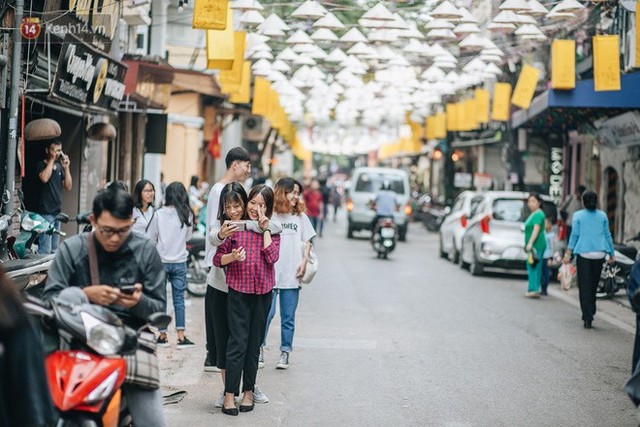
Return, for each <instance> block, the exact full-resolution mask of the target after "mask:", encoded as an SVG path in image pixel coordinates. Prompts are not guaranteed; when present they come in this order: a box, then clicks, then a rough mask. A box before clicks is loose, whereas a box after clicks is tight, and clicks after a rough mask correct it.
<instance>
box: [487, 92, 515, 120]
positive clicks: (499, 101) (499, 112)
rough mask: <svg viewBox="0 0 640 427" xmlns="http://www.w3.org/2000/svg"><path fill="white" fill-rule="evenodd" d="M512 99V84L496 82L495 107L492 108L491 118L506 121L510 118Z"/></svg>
mask: <svg viewBox="0 0 640 427" xmlns="http://www.w3.org/2000/svg"><path fill="white" fill-rule="evenodd" d="M510 99H511V84H509V83H496V84H495V85H494V86H493V108H492V109H491V120H495V121H498V122H506V121H508V120H509V111H510V108H509V107H510V103H509V100H510Z"/></svg>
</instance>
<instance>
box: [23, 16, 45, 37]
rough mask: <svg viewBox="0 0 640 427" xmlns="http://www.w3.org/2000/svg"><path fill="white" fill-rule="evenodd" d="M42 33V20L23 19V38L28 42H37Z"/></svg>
mask: <svg viewBox="0 0 640 427" xmlns="http://www.w3.org/2000/svg"><path fill="white" fill-rule="evenodd" d="M40 31H42V26H41V25H40V18H22V23H21V24H20V33H22V37H24V38H25V39H27V40H35V39H37V38H38V36H39V35H40Z"/></svg>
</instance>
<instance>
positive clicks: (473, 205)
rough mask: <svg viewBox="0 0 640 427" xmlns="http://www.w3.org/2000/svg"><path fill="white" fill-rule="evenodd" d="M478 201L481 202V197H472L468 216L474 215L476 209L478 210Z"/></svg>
mask: <svg viewBox="0 0 640 427" xmlns="http://www.w3.org/2000/svg"><path fill="white" fill-rule="evenodd" d="M480 202H482V197H474V198H473V199H471V206H470V207H469V217H470V218H472V217H473V216H475V214H476V211H477V210H478V206H480Z"/></svg>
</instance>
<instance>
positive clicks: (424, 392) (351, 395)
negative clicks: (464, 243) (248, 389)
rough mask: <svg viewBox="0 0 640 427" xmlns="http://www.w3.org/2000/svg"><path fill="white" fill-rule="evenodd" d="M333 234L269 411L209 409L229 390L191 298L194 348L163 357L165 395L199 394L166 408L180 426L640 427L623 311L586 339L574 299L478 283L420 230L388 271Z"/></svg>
mask: <svg viewBox="0 0 640 427" xmlns="http://www.w3.org/2000/svg"><path fill="white" fill-rule="evenodd" d="M328 227H329V229H328V230H327V231H326V232H325V236H324V237H323V238H322V239H320V241H319V243H318V244H317V252H318V255H319V258H320V262H321V264H320V271H319V272H318V275H317V276H316V280H315V282H314V283H313V284H311V285H310V286H309V287H308V288H307V289H304V290H303V291H302V294H301V301H300V306H299V308H298V319H297V332H296V338H295V342H294V347H295V351H294V353H292V355H291V365H290V368H289V369H288V370H287V371H277V370H275V364H276V361H277V358H278V354H279V350H278V345H279V328H278V327H277V326H278V321H277V318H276V322H274V325H273V326H272V328H271V331H270V335H269V340H270V344H269V346H268V348H267V352H266V359H267V366H266V367H265V369H262V370H260V371H259V373H258V383H259V384H260V386H261V387H262V389H263V390H265V391H266V392H267V394H268V395H269V397H270V399H271V402H270V403H268V404H266V405H259V406H257V407H256V410H255V411H253V412H252V413H247V414H240V416H238V417H229V416H226V415H223V414H221V413H220V411H219V409H215V410H214V409H213V401H214V399H215V397H217V395H218V393H219V392H220V390H221V389H222V386H221V384H220V381H219V377H218V376H217V375H216V374H207V373H204V372H203V371H202V362H203V356H204V350H203V345H202V344H203V343H204V339H203V334H202V332H201V329H202V315H201V312H202V300H200V299H193V298H192V299H190V300H189V302H190V304H191V305H190V306H189V307H188V311H187V316H188V324H187V328H188V336H189V337H190V338H192V339H193V340H194V341H197V343H198V344H199V346H198V348H196V349H191V350H185V351H182V352H181V351H178V350H175V349H174V348H169V349H162V350H161V351H162V358H163V364H164V365H163V366H164V368H163V383H164V386H165V391H166V392H167V393H168V392H171V391H175V390H186V391H187V392H188V393H189V394H188V396H187V397H186V398H185V399H184V400H183V401H182V402H180V403H178V404H176V405H169V406H166V407H165V411H166V415H167V419H168V422H169V425H170V426H187V425H188V426H205V425H206V426H209V425H278V426H332V425H346V426H398V425H402V426H404V425H406V426H516V425H517V426H521V425H527V426H529V425H530V426H558V425H561V426H637V425H638V422H637V421H636V414H635V409H634V408H633V406H632V405H631V403H630V402H629V400H628V398H627V397H626V395H625V394H624V393H623V391H622V389H621V388H622V385H623V384H624V382H625V381H626V379H627V377H628V374H629V369H630V368H629V366H630V359H631V348H632V344H633V335H632V334H631V333H630V332H629V331H632V329H631V328H630V327H629V326H628V325H632V324H633V316H632V315H631V314H630V312H629V311H628V310H627V309H626V308H624V307H620V306H619V305H618V304H616V303H609V306H606V307H605V306H603V307H605V310H606V311H607V312H609V308H611V312H610V314H608V315H606V316H604V317H606V319H607V320H608V321H605V320H603V319H602V318H601V317H598V316H596V320H595V322H594V326H595V329H593V330H585V329H583V328H582V322H581V320H580V313H579V309H578V308H576V307H575V306H574V305H571V304H570V302H571V301H573V299H572V298H573V295H572V294H571V293H570V294H561V292H560V291H557V292H554V294H555V295H559V296H560V297H558V296H554V295H551V296H549V297H546V298H543V299H540V300H529V299H526V298H524V293H525V290H526V284H525V280H524V278H523V277H518V276H509V277H504V276H501V275H497V274H496V275H488V276H485V277H480V278H472V277H471V276H470V275H469V273H468V272H466V271H463V270H460V269H459V268H458V266H455V265H453V264H451V263H449V262H447V261H445V260H441V259H438V257H437V255H436V250H437V238H436V235H434V234H428V233H427V232H426V231H424V230H423V229H422V227H421V226H419V225H417V224H414V226H413V229H412V230H410V234H409V238H408V242H407V243H406V244H401V245H400V247H399V248H398V249H397V251H396V252H394V253H393V254H392V256H391V257H390V259H389V260H377V259H376V258H375V255H374V253H373V251H372V250H371V248H370V246H369V244H368V242H367V240H366V239H364V235H363V238H362V239H355V240H347V239H346V238H345V237H344V235H345V233H344V229H345V227H344V224H343V223H340V222H338V224H336V225H335V226H334V224H329V225H328ZM556 289H557V286H556ZM616 306H617V307H618V308H616ZM610 322H612V323H610ZM625 325H627V326H626V327H625Z"/></svg>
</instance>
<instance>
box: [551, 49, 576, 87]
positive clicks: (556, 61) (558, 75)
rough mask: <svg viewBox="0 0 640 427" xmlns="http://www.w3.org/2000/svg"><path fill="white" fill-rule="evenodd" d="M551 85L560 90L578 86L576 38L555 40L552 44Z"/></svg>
mask: <svg viewBox="0 0 640 427" xmlns="http://www.w3.org/2000/svg"><path fill="white" fill-rule="evenodd" d="M551 87H552V88H553V89H559V90H571V89H574V88H575V87H576V42H575V40H554V41H553V43H552V44H551Z"/></svg>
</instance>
